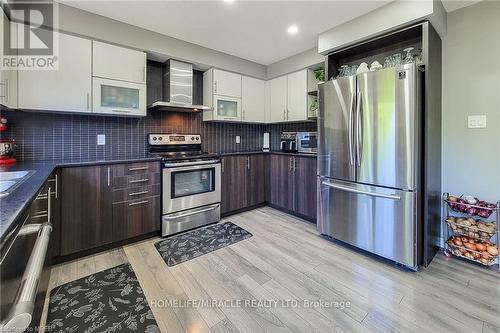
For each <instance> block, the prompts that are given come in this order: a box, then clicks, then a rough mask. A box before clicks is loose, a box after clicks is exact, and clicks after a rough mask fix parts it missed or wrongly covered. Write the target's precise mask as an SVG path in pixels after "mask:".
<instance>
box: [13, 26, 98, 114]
mask: <svg viewBox="0 0 500 333" xmlns="http://www.w3.org/2000/svg"><path fill="white" fill-rule="evenodd" d="M55 38H59V55H58V69H57V70H20V71H19V83H18V85H19V90H18V96H19V108H23V109H33V110H54V111H65V112H91V110H92V105H91V91H92V44H91V41H90V40H89V39H84V38H80V37H75V36H71V35H66V34H63V33H56V35H55Z"/></svg>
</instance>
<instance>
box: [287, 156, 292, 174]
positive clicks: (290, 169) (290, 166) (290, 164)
mask: <svg viewBox="0 0 500 333" xmlns="http://www.w3.org/2000/svg"><path fill="white" fill-rule="evenodd" d="M288 171H292V157H290V159H289V160H288Z"/></svg>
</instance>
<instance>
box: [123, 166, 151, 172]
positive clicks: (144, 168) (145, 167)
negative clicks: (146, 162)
mask: <svg viewBox="0 0 500 333" xmlns="http://www.w3.org/2000/svg"><path fill="white" fill-rule="evenodd" d="M148 169H149V167H147V166H143V167H136V168H130V169H128V171H141V170H148Z"/></svg>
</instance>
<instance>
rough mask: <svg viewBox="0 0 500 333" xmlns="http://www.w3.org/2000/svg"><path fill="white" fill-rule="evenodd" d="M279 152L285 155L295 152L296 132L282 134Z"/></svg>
mask: <svg viewBox="0 0 500 333" xmlns="http://www.w3.org/2000/svg"><path fill="white" fill-rule="evenodd" d="M280 150H281V151H282V152H285V153H296V152H297V132H282V133H281V142H280Z"/></svg>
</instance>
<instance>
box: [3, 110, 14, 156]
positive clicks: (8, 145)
mask: <svg viewBox="0 0 500 333" xmlns="http://www.w3.org/2000/svg"><path fill="white" fill-rule="evenodd" d="M6 130H7V118H5V117H3V116H0V132H5V131H6ZM15 149H16V142H15V141H14V140H13V139H7V138H5V139H4V138H0V165H7V164H13V163H16V157H15Z"/></svg>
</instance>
